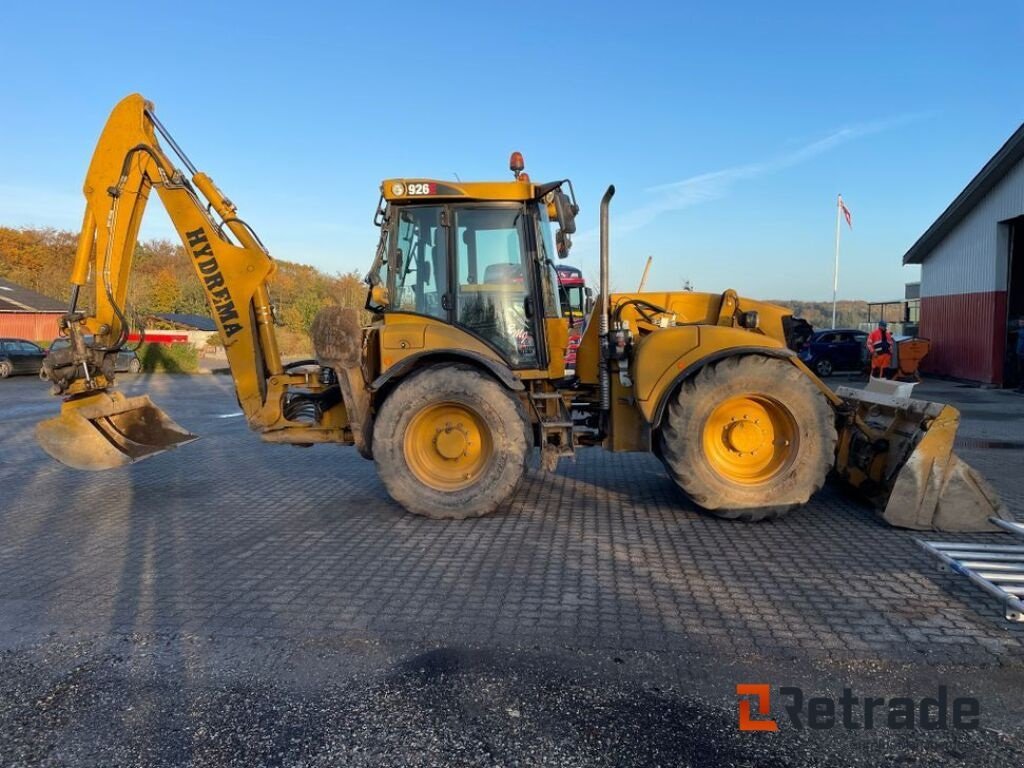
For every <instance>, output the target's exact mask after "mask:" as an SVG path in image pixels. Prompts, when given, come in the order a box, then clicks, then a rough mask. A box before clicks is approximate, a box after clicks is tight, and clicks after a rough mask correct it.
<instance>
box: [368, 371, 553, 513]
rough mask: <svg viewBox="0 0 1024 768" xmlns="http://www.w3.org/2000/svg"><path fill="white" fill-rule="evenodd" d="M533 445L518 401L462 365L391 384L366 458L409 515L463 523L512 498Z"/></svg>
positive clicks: (500, 386)
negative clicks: (463, 520) (370, 458)
mask: <svg viewBox="0 0 1024 768" xmlns="http://www.w3.org/2000/svg"><path fill="white" fill-rule="evenodd" d="M532 445H533V441H532V439H531V433H530V423H529V419H528V418H527V416H526V412H525V410H524V408H523V406H522V404H521V402H520V401H519V399H518V398H516V397H515V396H513V395H512V394H511V393H510V392H509V391H508V390H506V389H505V388H504V387H503V386H502V385H501V384H499V383H498V382H496V381H495V380H494V379H492V378H490V377H489V376H487V375H486V374H484V373H481V372H480V371H478V370H477V369H475V368H473V367H471V366H467V365H446V366H444V367H432V368H427V369H425V370H423V371H420V372H419V373H415V374H413V375H412V376H411V377H410V378H408V379H406V380H405V381H403V382H402V383H401V384H399V385H398V388H397V389H396V390H395V391H394V392H392V393H391V394H390V395H389V396H388V397H387V399H386V400H385V401H384V404H383V406H381V409H380V411H379V412H378V414H377V418H376V421H375V424H374V428H373V458H374V462H375V463H376V464H377V472H378V473H379V475H380V478H381V481H382V482H383V483H384V487H385V488H386V489H387V491H388V493H389V494H391V498H393V499H394V500H395V501H397V502H398V503H399V504H401V505H402V506H403V507H405V508H406V509H407V510H409V511H410V512H412V513H414V514H417V515H423V516H424V517H430V518H434V519H440V520H462V519H466V518H470V517H480V516H482V515H486V514H488V513H489V512H493V511H494V510H495V509H496V508H497V507H498V506H499V505H500V504H501V503H502V502H503V501H505V499H507V498H508V497H509V496H511V495H512V493H513V491H515V489H516V487H517V486H518V485H519V482H520V480H522V477H523V474H524V472H525V471H526V463H527V459H528V457H529V452H530V448H531V447H532Z"/></svg>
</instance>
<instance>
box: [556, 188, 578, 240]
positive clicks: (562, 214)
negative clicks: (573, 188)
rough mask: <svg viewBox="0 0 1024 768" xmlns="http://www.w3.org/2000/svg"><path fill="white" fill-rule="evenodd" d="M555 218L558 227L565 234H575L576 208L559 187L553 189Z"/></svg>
mask: <svg viewBox="0 0 1024 768" xmlns="http://www.w3.org/2000/svg"><path fill="white" fill-rule="evenodd" d="M554 197H555V199H554V200H552V202H553V203H554V204H555V218H556V219H557V221H558V228H559V229H560V230H562V231H563V232H564V233H565V234H567V235H575V234H576V210H575V208H574V206H573V204H572V201H571V200H569V197H568V196H567V195H566V194H565V192H563V191H562V190H560V189H556V190H555V191H554Z"/></svg>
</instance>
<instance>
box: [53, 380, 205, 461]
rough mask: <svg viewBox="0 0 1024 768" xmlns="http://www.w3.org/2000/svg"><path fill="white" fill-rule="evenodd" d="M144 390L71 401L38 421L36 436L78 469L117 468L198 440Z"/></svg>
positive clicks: (57, 458) (105, 393)
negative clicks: (56, 411)
mask: <svg viewBox="0 0 1024 768" xmlns="http://www.w3.org/2000/svg"><path fill="white" fill-rule="evenodd" d="M197 439H198V438H197V436H196V435H193V434H192V433H191V432H189V431H188V430H186V429H183V428H182V427H180V426H179V425H177V424H175V423H174V422H173V421H172V420H171V419H170V418H168V417H167V415H166V414H165V413H164V412H163V411H161V410H160V409H159V408H157V407H156V406H155V405H153V403H152V402H151V401H150V399H149V398H148V397H147V396H145V395H140V396H138V397H125V396H124V395H122V394H120V393H110V392H100V393H96V394H92V395H86V396H84V397H80V398H76V399H71V400H67V401H65V402H64V404H63V405H62V406H61V412H60V415H59V416H56V417H54V418H52V419H48V420H47V421H43V422H40V423H39V424H38V425H37V426H36V440H37V441H38V442H39V445H40V446H41V447H42V449H43V450H44V451H46V452H47V453H48V454H50V456H52V457H53V458H55V459H56V460H57V461H59V462H60V463H61V464H66V465H67V466H69V467H72V468H74V469H88V470H101V469H114V468H115V467H123V466H125V465H127V464H132V463H134V462H136V461H141V460H142V459H148V458H149V457H150V456H155V455H156V454H158V453H162V452H163V451H165V450H167V449H168V448H174V447H176V446H179V445H184V444H185V443H190V442H192V441H193V440H197Z"/></svg>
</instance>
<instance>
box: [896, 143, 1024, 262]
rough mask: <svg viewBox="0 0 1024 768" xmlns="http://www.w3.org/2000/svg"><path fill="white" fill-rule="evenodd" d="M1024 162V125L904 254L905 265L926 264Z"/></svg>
mask: <svg viewBox="0 0 1024 768" xmlns="http://www.w3.org/2000/svg"><path fill="white" fill-rule="evenodd" d="M1021 159H1024V123H1022V124H1021V126H1020V127H1019V128H1018V129H1017V130H1016V131H1014V133H1013V135H1012V136H1011V137H1010V138H1009V139H1007V140H1006V143H1005V144H1003V146H1002V147H1000V149H999V151H998V152H996V153H995V154H994V155H993V156H992V159H991V160H989V161H988V162H987V163H985V167H984V168H982V169H981V170H980V171H978V175H977V176H975V177H974V178H973V179H971V183H970V184H968V185H967V186H966V187H964V190H963V192H961V193H960V194H959V195H957V197H956V199H955V200H954V201H953V202H952V203H950V204H949V207H948V208H946V210H944V211H943V212H942V215H941V216H939V218H937V219H936V220H935V223H934V224H932V225H931V226H930V227H928V229H927V230H926V231H925V233H924V234H923V235H921V237H919V238H918V240H917V242H916V243H914V244H913V245H912V246H910V250H909V251H907V252H906V253H905V254H903V263H904V264H920V263H921V262H922V261H924V259H925V257H926V256H927V255H928V254H929V252H931V251H932V249H934V248H935V246H937V245H938V244H939V243H940V242H941V241H942V238H944V237H945V236H946V235H948V234H949V233H950V232H952V231H953V229H954V228H955V227H956V225H957V224H959V223H960V222H961V221H963V219H964V217H965V216H966V215H967V214H968V213H970V212H971V210H972V209H973V208H974V206H976V205H977V204H978V203H979V202H981V200H982V198H984V197H985V195H987V194H988V193H989V192H991V191H992V189H993V188H994V187H995V186H996V184H998V183H999V182H1000V181H1002V180H1003V177H1004V176H1006V174H1007V173H1009V172H1010V169H1012V168H1013V167H1014V166H1015V165H1016V164H1017V163H1018V162H1020V160H1021Z"/></svg>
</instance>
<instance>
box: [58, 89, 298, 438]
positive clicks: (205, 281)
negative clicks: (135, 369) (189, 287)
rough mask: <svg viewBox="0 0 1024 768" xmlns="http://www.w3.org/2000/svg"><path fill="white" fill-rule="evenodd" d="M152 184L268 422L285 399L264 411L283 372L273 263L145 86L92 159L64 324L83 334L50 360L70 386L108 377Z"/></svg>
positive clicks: (246, 397)
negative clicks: (165, 122)
mask: <svg viewBox="0 0 1024 768" xmlns="http://www.w3.org/2000/svg"><path fill="white" fill-rule="evenodd" d="M158 132H159V133H161V134H162V135H163V136H164V138H165V139H167V141H168V144H169V145H170V147H171V148H172V149H173V150H174V151H175V152H176V153H178V154H179V156H180V157H181V158H182V161H183V162H184V164H185V166H186V167H187V169H188V172H189V174H190V177H189V178H186V177H185V175H184V174H183V173H182V172H181V171H180V170H179V169H178V168H176V167H175V165H174V163H173V162H172V161H171V160H170V158H169V157H168V156H167V155H166V154H165V153H164V151H163V149H162V148H161V147H160V144H159V143H158V141H157V133H158ZM154 188H155V189H156V192H157V195H158V196H159V198H160V200H161V202H162V203H163V205H164V207H165V208H166V209H167V213H168V215H169V216H170V218H171V222H172V223H173V224H174V227H175V229H176V230H177V231H178V235H179V236H180V237H181V240H182V243H183V244H184V246H185V249H186V251H187V253H188V254H189V256H190V261H191V262H192V266H193V267H194V268H195V270H196V274H197V276H198V278H199V280H200V282H201V283H202V286H203V289H204V291H205V293H206V298H207V301H208V303H209V305H210V309H211V312H212V314H213V317H214V320H215V321H216V323H217V327H218V329H219V330H220V333H221V337H222V339H223V340H224V346H225V349H226V352H227V357H228V363H229V365H230V366H231V372H232V374H233V375H234V378H235V386H236V389H237V391H238V399H239V402H240V403H241V405H242V409H243V411H244V412H245V414H246V416H247V417H248V418H249V420H250V421H251V422H253V423H254V426H266V425H268V424H269V423H272V422H273V421H274V420H276V418H279V417H280V408H279V407H278V408H273V407H271V409H270V410H271V412H270V413H267V412H265V411H266V405H267V394H268V392H267V378H268V377H272V376H275V375H280V374H282V373H283V367H282V365H281V359H280V354H279V352H278V348H277V342H276V339H275V336H274V329H273V318H272V315H271V307H270V296H269V291H268V288H267V280H268V278H269V277H270V276H271V275H272V274H273V272H274V262H273V260H272V259H271V258H270V256H269V255H268V254H267V252H266V250H265V249H264V248H263V247H262V245H261V244H260V242H259V240H258V239H257V238H256V236H255V234H254V233H253V232H252V230H251V229H250V228H249V227H248V226H247V225H246V224H245V223H244V222H243V221H242V220H241V219H239V218H238V217H237V216H236V209H235V206H234V204H233V203H232V202H231V201H230V200H229V199H228V198H227V197H225V196H224V194H223V193H222V192H221V191H220V190H219V189H218V188H217V187H216V185H215V184H214V183H213V181H212V180H211V179H210V177H209V176H207V175H206V174H205V173H202V172H201V171H198V170H196V168H195V167H194V166H193V165H192V164H191V162H189V161H188V158H186V157H185V156H184V154H183V153H181V150H180V149H179V148H178V146H177V145H176V144H175V143H174V141H173V139H171V138H170V136H169V135H168V134H167V133H166V131H164V130H163V126H162V125H161V124H160V123H159V122H158V121H157V119H156V116H155V115H154V113H153V106H152V104H150V103H149V102H147V101H145V100H144V99H143V98H142V96H140V95H138V94H134V95H132V96H129V97H127V98H126V99H124V100H123V101H121V102H120V103H119V104H118V105H117V106H116V107H115V108H114V111H113V112H112V113H111V115H110V118H109V120H108V121H107V124H106V127H105V128H104V129H103V133H102V134H101V136H100V139H99V142H98V144H97V146H96V151H95V153H94V154H93V158H92V162H91V163H90V165H89V171H88V174H87V175H86V179H85V185H84V189H83V191H84V193H85V199H86V206H85V217H84V219H83V222H82V233H81V236H80V238H79V241H78V249H77V252H76V254H75V261H74V265H73V267H72V273H71V283H72V298H71V306H70V308H69V314H68V316H67V317H65V318H64V328H65V330H66V332H67V333H69V334H70V335H71V336H72V339H73V340H75V343H73V344H72V345H71V350H70V354H69V355H67V356H65V359H55V360H53V361H52V362H51V365H50V366H49V368H50V371H51V372H52V373H53V376H52V379H53V381H54V383H55V385H56V387H57V389H58V390H59V391H60V392H61V393H62V394H68V395H78V394H82V393H86V392H94V391H97V390H102V389H105V388H106V387H107V386H108V385H109V384H110V380H111V373H110V365H109V363H108V362H107V361H109V360H112V357H113V355H115V354H116V350H117V349H118V348H120V347H121V346H123V345H124V344H125V342H126V341H127V339H128V332H129V321H128V318H127V316H126V311H125V301H126V297H127V292H128V279H129V275H130V272H131V268H132V259H133V256H134V252H135V247H136V241H137V238H138V233H139V226H140V224H141V223H142V217H143V213H144V212H145V209H146V203H147V202H148V199H149V195H150V191H151V190H152V189H154ZM214 217H216V219H215V218H214ZM218 221H219V222H220V223H217V222H218ZM233 241H234V242H233ZM236 243H237V244H236ZM90 274H91V275H92V276H93V282H94V284H95V285H94V287H95V304H94V309H93V312H92V314H90V315H83V314H82V313H79V312H78V302H79V294H80V291H81V289H83V288H85V287H86V286H87V284H88V282H89V276H90ZM83 331H84V332H85V333H88V334H92V335H93V338H94V342H93V345H92V347H91V348H90V349H84V348H83V347H84V344H83V343H82V341H81V336H82V335H83ZM76 337H78V338H76ZM67 358H70V359H67ZM275 411H276V412H275Z"/></svg>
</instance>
